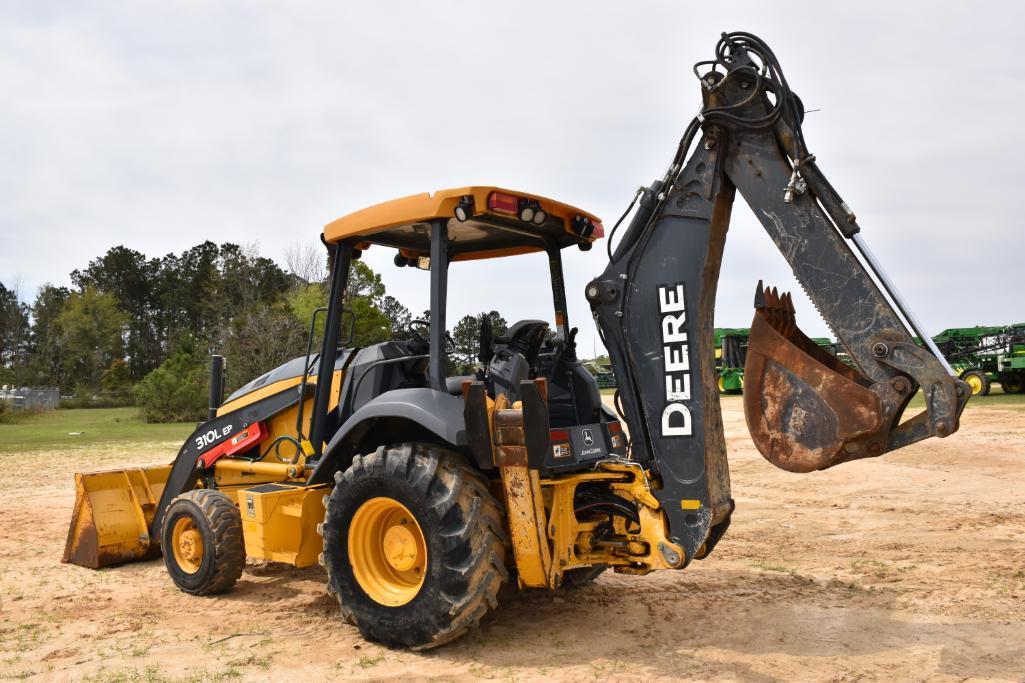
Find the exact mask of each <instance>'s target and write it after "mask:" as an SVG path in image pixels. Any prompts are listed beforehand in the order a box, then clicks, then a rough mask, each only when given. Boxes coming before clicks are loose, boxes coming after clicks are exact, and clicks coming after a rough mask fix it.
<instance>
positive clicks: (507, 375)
mask: <svg viewBox="0 0 1025 683" xmlns="http://www.w3.org/2000/svg"><path fill="white" fill-rule="evenodd" d="M547 332H548V323H547V322H545V321H544V320H521V321H519V322H517V323H516V324H514V325H513V326H512V327H510V328H509V330H508V331H507V332H506V333H505V334H503V335H501V336H498V337H495V345H494V356H493V357H492V358H491V371H490V373H489V376H490V379H491V387H490V388H491V389H492V392H493V394H494V396H495V398H498V396H499V394H505V395H506V397H507V398H508V400H509V403H515V402H516V401H518V400H519V398H520V382H522V381H523V380H526V379H530V369H531V367H533V365H534V364H535V362H536V361H537V354H538V353H539V352H540V351H541V345H542V344H543V343H544V340H545V333H547Z"/></svg>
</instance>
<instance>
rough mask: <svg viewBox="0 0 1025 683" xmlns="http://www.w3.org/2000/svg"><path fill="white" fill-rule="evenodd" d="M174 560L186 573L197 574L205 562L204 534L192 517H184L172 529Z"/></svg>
mask: <svg viewBox="0 0 1025 683" xmlns="http://www.w3.org/2000/svg"><path fill="white" fill-rule="evenodd" d="M171 548H172V549H173V551H174V561H175V563H176V564H177V565H178V567H179V568H180V569H181V570H182V571H183V572H185V573H186V574H195V573H196V572H198V571H199V567H200V565H201V564H203V534H201V533H200V532H199V529H198V528H196V523H195V522H194V521H192V519H191V518H190V517H182V518H181V519H179V520H178V521H177V522H175V523H174V528H172V529H171Z"/></svg>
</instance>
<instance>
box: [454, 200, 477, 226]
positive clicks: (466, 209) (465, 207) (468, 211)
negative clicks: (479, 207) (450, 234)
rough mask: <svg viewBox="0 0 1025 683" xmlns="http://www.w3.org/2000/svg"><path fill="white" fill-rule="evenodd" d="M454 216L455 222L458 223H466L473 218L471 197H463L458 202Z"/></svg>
mask: <svg viewBox="0 0 1025 683" xmlns="http://www.w3.org/2000/svg"><path fill="white" fill-rule="evenodd" d="M455 215H456V220H457V221H459V222H460V223H465V222H466V221H468V220H470V219H471V218H473V196H472V195H466V196H465V197H463V198H462V199H460V200H459V204H458V205H457V206H456V210H455Z"/></svg>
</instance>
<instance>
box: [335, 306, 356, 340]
mask: <svg viewBox="0 0 1025 683" xmlns="http://www.w3.org/2000/svg"><path fill="white" fill-rule="evenodd" d="M346 324H348V326H346ZM342 330H343V331H344V333H343V335H342V337H341V339H339V340H338V345H339V346H348V345H349V344H351V343H352V340H353V339H355V338H356V314H355V313H354V312H353V311H350V310H349V309H347V308H346V309H345V310H343V311H342Z"/></svg>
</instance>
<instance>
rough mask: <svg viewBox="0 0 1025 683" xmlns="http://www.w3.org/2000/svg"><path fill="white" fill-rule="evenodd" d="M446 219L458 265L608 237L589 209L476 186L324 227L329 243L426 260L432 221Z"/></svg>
mask: <svg viewBox="0 0 1025 683" xmlns="http://www.w3.org/2000/svg"><path fill="white" fill-rule="evenodd" d="M457 209H462V210H461V211H457ZM541 213H543V216H542V215H540V214H541ZM457 216H458V217H457ZM462 218H465V220H460V219H462ZM441 219H445V220H448V236H449V240H450V242H451V245H452V256H451V259H452V260H453V261H464V260H469V259H481V258H496V257H500V256H512V255H514V254H525V253H529V252H534V251H543V250H544V249H545V248H546V246H547V245H548V244H553V245H555V246H558V247H559V248H560V249H561V248H565V247H568V246H572V245H574V244H588V245H589V244H590V243H592V242H594V241H595V240H597V239H598V238H600V237H603V236H604V228H603V227H602V223H601V219H599V218H598V217H597V216H595V215H594V214H592V213H588V212H587V211H584V210H583V209H578V208H576V207H574V206H570V205H569V204H563V203H562V202H557V201H555V200H554V199H549V198H547V197H542V196H540V195H536V194H530V193H529V192H521V191H519V190H508V189H504V188H500V187H492V186H473V187H459V188H454V189H449V190H439V191H437V192H434V193H428V192H424V193H423V194H414V195H410V196H408V197H401V198H399V199H393V200H391V201H388V202H383V203H381V204H375V205H374V206H370V207H367V208H365V209H362V210H360V211H357V212H355V213H350V214H349V215H347V216H342V217H341V218H339V219H337V220H335V221H332V222H330V223H328V224H327V225H326V226H324V241H326V242H339V241H341V240H345V239H356V240H357V245H356V246H357V247H359V248H361V249H366V248H367V247H369V246H370V245H372V244H380V245H383V246H387V247H393V248H396V249H399V250H400V251H401V252H402V254H403V255H404V256H407V257H410V258H415V257H418V256H426V255H428V254H430V250H431V225H430V224H431V221H435V220H441ZM585 248H586V247H585Z"/></svg>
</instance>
